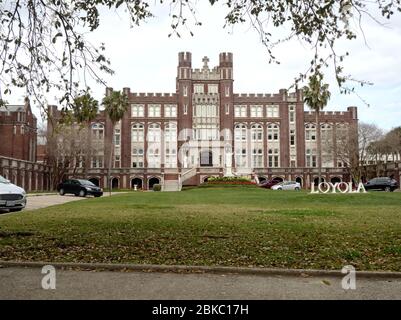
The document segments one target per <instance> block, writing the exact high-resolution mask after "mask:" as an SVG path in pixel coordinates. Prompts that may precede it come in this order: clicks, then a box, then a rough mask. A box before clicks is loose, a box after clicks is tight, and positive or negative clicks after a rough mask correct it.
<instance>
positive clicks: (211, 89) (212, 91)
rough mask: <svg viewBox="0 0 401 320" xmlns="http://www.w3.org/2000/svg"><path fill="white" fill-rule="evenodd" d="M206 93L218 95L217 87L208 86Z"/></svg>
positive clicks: (214, 85) (213, 85)
mask: <svg viewBox="0 0 401 320" xmlns="http://www.w3.org/2000/svg"><path fill="white" fill-rule="evenodd" d="M207 91H208V93H210V94H217V93H219V86H218V85H217V84H208V86H207Z"/></svg>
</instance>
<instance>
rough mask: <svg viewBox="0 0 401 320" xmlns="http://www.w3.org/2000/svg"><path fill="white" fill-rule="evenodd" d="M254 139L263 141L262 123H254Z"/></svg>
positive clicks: (252, 135)
mask: <svg viewBox="0 0 401 320" xmlns="http://www.w3.org/2000/svg"><path fill="white" fill-rule="evenodd" d="M251 137H252V141H259V142H262V141H263V128H262V126H261V125H260V124H253V125H252V127H251Z"/></svg>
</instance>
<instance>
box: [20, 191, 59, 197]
mask: <svg viewBox="0 0 401 320" xmlns="http://www.w3.org/2000/svg"><path fill="white" fill-rule="evenodd" d="M57 194H58V193H57V192H54V193H27V195H26V196H27V197H41V196H54V195H57Z"/></svg>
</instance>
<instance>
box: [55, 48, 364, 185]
mask: <svg viewBox="0 0 401 320" xmlns="http://www.w3.org/2000/svg"><path fill="white" fill-rule="evenodd" d="M202 61H203V66H202V67H201V68H198V69H194V68H192V59H191V53H189V52H180V53H179V54H178V66H177V75H176V92H175V93H167V94H166V93H133V92H131V91H130V89H129V88H124V89H123V92H124V93H125V94H127V95H128V97H129V100H130V106H129V109H128V111H127V112H126V114H125V116H124V118H123V119H122V120H121V121H120V123H118V124H117V125H116V127H115V128H112V126H111V123H110V120H109V119H108V118H107V117H106V116H105V114H104V112H103V111H102V112H100V113H99V116H98V118H97V119H96V121H94V122H93V123H92V124H91V129H92V140H91V141H92V142H93V143H95V144H96V145H99V146H100V148H99V149H98V151H97V152H96V154H95V155H93V156H92V158H91V159H90V170H89V172H88V175H89V178H91V179H92V181H94V182H95V183H97V184H99V185H100V186H102V187H106V185H107V182H106V180H105V176H106V173H107V169H106V164H107V163H108V155H109V154H110V152H109V151H110V149H109V148H110V145H111V141H112V140H111V139H112V138H113V136H114V141H115V147H114V151H113V158H114V159H113V169H112V176H113V186H114V187H118V188H132V187H134V185H137V186H138V187H141V188H145V189H147V188H151V187H152V185H153V184H155V183H160V184H162V185H163V187H164V189H165V190H177V189H180V187H181V186H182V185H197V184H200V183H202V182H204V181H205V180H207V178H208V177H211V176H224V175H226V176H227V175H228V176H233V175H234V176H235V175H242V176H243V175H247V176H252V175H256V176H258V177H259V179H260V180H262V179H271V178H273V177H280V178H282V179H289V180H297V181H299V182H301V183H302V184H303V185H304V186H308V187H309V186H310V183H311V182H312V181H313V180H314V179H315V178H316V177H317V169H316V166H317V157H316V123H315V115H314V113H313V112H310V111H308V110H305V106H304V103H303V97H302V91H301V90H297V91H296V92H292V93H288V92H287V91H286V90H284V89H282V90H279V92H278V93H276V94H237V93H235V92H234V77H233V74H234V73H233V54H232V53H220V55H219V65H218V66H215V67H213V68H210V67H209V65H208V61H209V59H208V58H207V57H204V58H203V60H202ZM112 90H113V89H111V88H108V89H107V90H106V94H110V93H111V92H112ZM57 112H58V111H57V108H56V107H52V113H53V115H56V114H57ZM357 121H358V119H357V108H356V107H348V108H347V110H346V111H341V112H330V111H329V112H322V113H321V128H322V138H323V139H325V140H324V141H323V144H327V143H329V142H330V143H331V144H333V146H335V144H336V139H337V137H338V135H347V134H349V130H356V127H357V126H356V125H357ZM322 159H323V160H322V162H323V163H322V165H323V175H324V178H325V180H326V181H331V180H332V181H340V180H345V181H347V180H348V179H349V177H348V174H347V171H346V170H345V169H344V167H343V163H342V162H341V161H340V159H339V158H338V157H337V156H336V152H335V147H334V148H333V151H327V152H324V153H323V157H322ZM79 172H81V174H82V170H81V171H78V173H79Z"/></svg>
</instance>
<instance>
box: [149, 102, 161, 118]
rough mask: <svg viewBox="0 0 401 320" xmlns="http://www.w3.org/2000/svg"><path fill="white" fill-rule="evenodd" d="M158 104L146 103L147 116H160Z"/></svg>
mask: <svg viewBox="0 0 401 320" xmlns="http://www.w3.org/2000/svg"><path fill="white" fill-rule="evenodd" d="M160 109H161V105H160V104H149V105H148V116H149V117H160Z"/></svg>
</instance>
